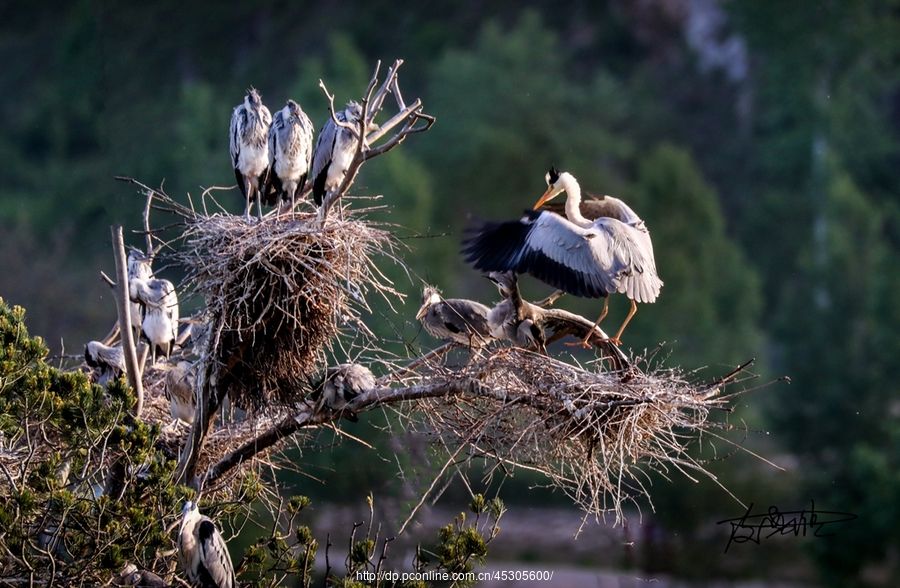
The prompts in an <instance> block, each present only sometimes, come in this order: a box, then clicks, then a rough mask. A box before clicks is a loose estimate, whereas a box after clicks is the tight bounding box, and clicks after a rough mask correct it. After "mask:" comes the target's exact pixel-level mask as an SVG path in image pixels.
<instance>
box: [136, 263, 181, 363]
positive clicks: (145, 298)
mask: <svg viewBox="0 0 900 588" xmlns="http://www.w3.org/2000/svg"><path fill="white" fill-rule="evenodd" d="M129 294H130V296H131V299H132V300H137V301H140V302H141V303H142V304H143V305H144V320H143V322H142V324H141V328H142V329H143V332H144V336H145V337H146V338H147V340H148V341H149V342H150V355H151V362H152V363H156V348H157V347H159V348H162V349H164V350H165V351H164V353H165V355H166V358H168V357H169V355H171V354H172V347H174V345H175V339H176V338H177V337H178V295H177V294H176V293H175V286H174V284H172V282H170V281H169V280H163V279H159V278H150V279H149V280H142V279H139V278H136V279H134V280H131V281H130V283H129Z"/></svg>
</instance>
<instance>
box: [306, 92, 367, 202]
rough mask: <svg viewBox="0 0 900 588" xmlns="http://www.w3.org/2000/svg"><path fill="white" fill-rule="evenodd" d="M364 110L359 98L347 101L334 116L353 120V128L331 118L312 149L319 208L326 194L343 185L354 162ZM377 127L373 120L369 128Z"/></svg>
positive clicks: (314, 184) (314, 197)
mask: <svg viewBox="0 0 900 588" xmlns="http://www.w3.org/2000/svg"><path fill="white" fill-rule="evenodd" d="M362 114H363V113H362V107H361V106H360V105H359V103H358V102H352V101H351V102H348V103H347V106H346V108H344V110H341V111H339V112H335V113H334V118H336V119H338V120H339V121H341V122H345V123H348V124H350V125H351V126H352V127H353V130H350V129H348V128H346V127H342V126H338V125H336V124H335V123H334V120H333V119H331V118H329V119H328V121H327V122H326V123H325V125H324V126H323V127H322V130H321V131H319V138H318V139H317V140H316V149H315V151H314V152H313V162H312V178H313V187H312V192H313V200H314V201H315V203H316V206H319V207H320V209H321V207H322V204H323V202H325V199H326V196H328V194H330V193H331V192H333V191H334V190H337V189H338V188H339V187H340V185H341V182H343V181H344V175H346V173H347V170H348V169H349V168H350V164H351V163H352V162H353V157H354V155H356V149H357V146H358V145H359V137H358V135H359V120H360V118H362ZM376 128H378V125H376V124H374V123H370V124H369V125H367V128H366V130H367V131H371V130H374V129H376ZM328 204H330V203H328Z"/></svg>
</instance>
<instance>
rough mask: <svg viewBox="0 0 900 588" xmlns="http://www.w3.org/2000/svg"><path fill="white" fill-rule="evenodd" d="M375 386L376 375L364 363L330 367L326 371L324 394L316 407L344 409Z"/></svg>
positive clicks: (323, 386)
mask: <svg viewBox="0 0 900 588" xmlns="http://www.w3.org/2000/svg"><path fill="white" fill-rule="evenodd" d="M374 387H375V376H374V375H373V374H372V372H371V371H370V370H369V368H367V367H366V366H364V365H360V364H358V363H342V364H340V365H337V366H334V367H330V368H328V370H326V372H325V381H324V382H323V383H322V395H321V397H320V398H319V402H318V403H317V407H316V409H317V410H321V409H322V407H327V408H329V409H331V410H343V409H344V408H346V406H347V405H348V404H349V403H350V402H351V401H352V400H353V399H354V398H356V397H357V396H359V395H360V394H362V393H363V392H366V391H368V390H371V389H373V388H374Z"/></svg>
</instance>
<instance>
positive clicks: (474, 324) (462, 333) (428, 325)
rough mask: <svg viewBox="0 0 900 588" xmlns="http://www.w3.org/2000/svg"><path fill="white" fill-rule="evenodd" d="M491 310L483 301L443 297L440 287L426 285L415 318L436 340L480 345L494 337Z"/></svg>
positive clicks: (467, 345)
mask: <svg viewBox="0 0 900 588" xmlns="http://www.w3.org/2000/svg"><path fill="white" fill-rule="evenodd" d="M489 312H490V309H489V308H488V307H487V306H485V305H484V304H481V303H480V302H475V301H473V300H465V299H462V298H443V297H442V296H441V292H440V290H438V289H437V288H435V287H434V286H426V287H425V289H424V291H423V292H422V306H421V308H419V312H417V313H416V320H418V321H419V322H420V323H422V326H423V327H424V328H425V330H426V331H427V332H428V334H430V335H431V336H432V337H434V338H436V339H441V340H443V341H452V342H454V343H459V344H460V345H465V346H466V347H472V348H481V347H484V346H485V345H487V344H488V343H490V342H491V341H492V340H493V336H492V335H491V328H490V325H489V324H488V320H487V316H488V313H489Z"/></svg>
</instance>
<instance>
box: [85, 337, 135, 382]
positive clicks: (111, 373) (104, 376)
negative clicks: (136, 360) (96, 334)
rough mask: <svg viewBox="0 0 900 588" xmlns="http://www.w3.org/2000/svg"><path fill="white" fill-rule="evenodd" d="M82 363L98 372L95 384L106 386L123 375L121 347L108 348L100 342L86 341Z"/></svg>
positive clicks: (123, 355) (123, 366)
mask: <svg viewBox="0 0 900 588" xmlns="http://www.w3.org/2000/svg"><path fill="white" fill-rule="evenodd" d="M84 362H85V363H86V364H88V366H90V367H91V368H93V369H96V370H98V372H99V377H98V378H97V384H99V385H100V386H106V385H107V384H109V383H110V382H111V381H112V380H115V379H116V378H118V377H119V376H120V375H122V374H124V373H125V354H124V353H123V352H122V347H120V346H116V347H110V346H108V345H104V344H103V343H101V342H100V341H88V344H87V345H85V346H84Z"/></svg>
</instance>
